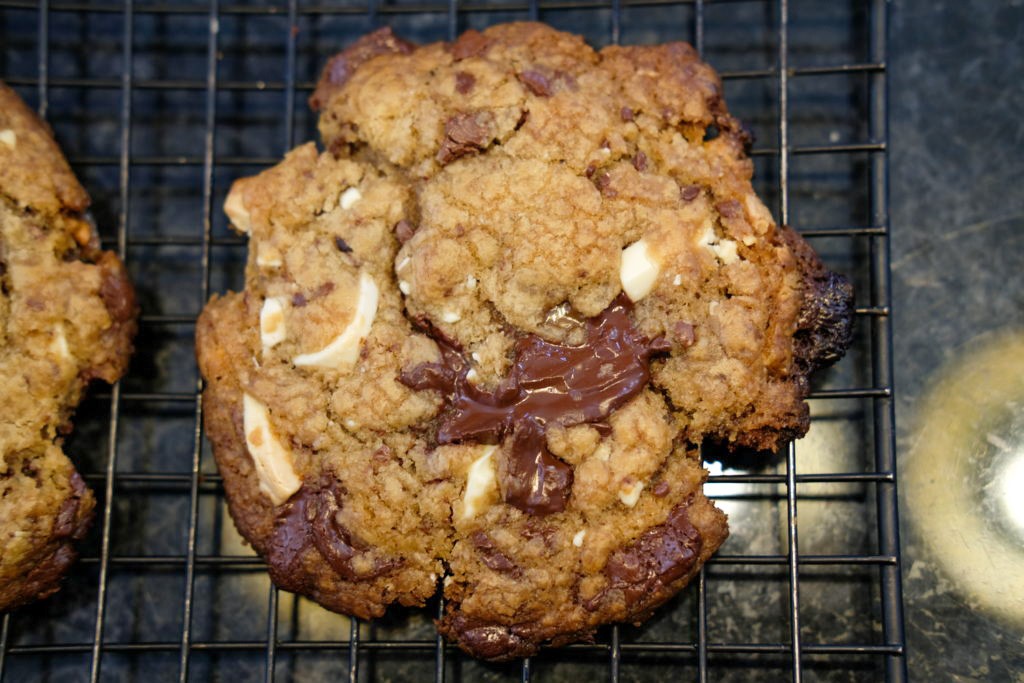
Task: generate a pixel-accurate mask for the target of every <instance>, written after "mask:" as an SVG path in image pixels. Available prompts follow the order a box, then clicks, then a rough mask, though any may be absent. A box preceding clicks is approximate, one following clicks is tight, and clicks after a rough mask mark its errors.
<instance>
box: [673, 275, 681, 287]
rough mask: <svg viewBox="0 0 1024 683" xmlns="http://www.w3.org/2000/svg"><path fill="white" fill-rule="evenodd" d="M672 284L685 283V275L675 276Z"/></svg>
mask: <svg viewBox="0 0 1024 683" xmlns="http://www.w3.org/2000/svg"><path fill="white" fill-rule="evenodd" d="M672 284H673V285H675V286H676V287H678V286H679V285H681V284H683V276H682V275H676V276H675V277H674V278H672Z"/></svg>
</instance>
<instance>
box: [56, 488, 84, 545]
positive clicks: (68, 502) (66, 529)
mask: <svg viewBox="0 0 1024 683" xmlns="http://www.w3.org/2000/svg"><path fill="white" fill-rule="evenodd" d="M70 484H71V495H70V496H68V497H67V498H66V499H64V502H63V503H61V504H60V509H59V510H58V511H57V519H55V520H54V522H53V536H54V538H75V539H76V540H77V539H81V538H82V536H84V535H85V532H86V531H87V530H88V528H89V527H88V525H77V526H76V524H75V521H76V518H77V517H78V507H79V505H81V502H82V496H84V495H85V493H86V490H87V489H86V487H85V481H84V480H83V479H82V475H80V474H79V473H78V472H72V473H71V480H70Z"/></svg>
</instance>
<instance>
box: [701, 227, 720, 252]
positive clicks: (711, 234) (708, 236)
mask: <svg viewBox="0 0 1024 683" xmlns="http://www.w3.org/2000/svg"><path fill="white" fill-rule="evenodd" d="M697 243H698V244H700V245H701V246H703V247H706V248H708V249H710V248H711V245H712V244H718V235H716V234H715V228H714V227H713V226H712V225H711V222H710V221H708V222H706V223H704V230H703V231H702V232H701V234H700V237H698V238H697Z"/></svg>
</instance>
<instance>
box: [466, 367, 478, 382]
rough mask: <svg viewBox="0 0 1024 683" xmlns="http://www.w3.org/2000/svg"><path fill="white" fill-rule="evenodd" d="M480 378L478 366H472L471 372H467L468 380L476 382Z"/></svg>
mask: <svg viewBox="0 0 1024 683" xmlns="http://www.w3.org/2000/svg"><path fill="white" fill-rule="evenodd" d="M478 379H480V373H478V372H477V371H476V368H470V369H469V372H467V373H466V381H467V382H472V383H474V384H476V381H477V380H478Z"/></svg>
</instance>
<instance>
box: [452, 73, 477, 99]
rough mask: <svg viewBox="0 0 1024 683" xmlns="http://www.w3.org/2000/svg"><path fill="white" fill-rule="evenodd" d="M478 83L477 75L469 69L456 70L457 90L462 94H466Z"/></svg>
mask: <svg viewBox="0 0 1024 683" xmlns="http://www.w3.org/2000/svg"><path fill="white" fill-rule="evenodd" d="M474 85H476V77H475V76H473V74H471V73H469V72H468V71H456V72H455V91H456V92H457V93H459V94H460V95H465V94H466V93H468V92H469V91H470V90H472V89H473V86H474Z"/></svg>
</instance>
